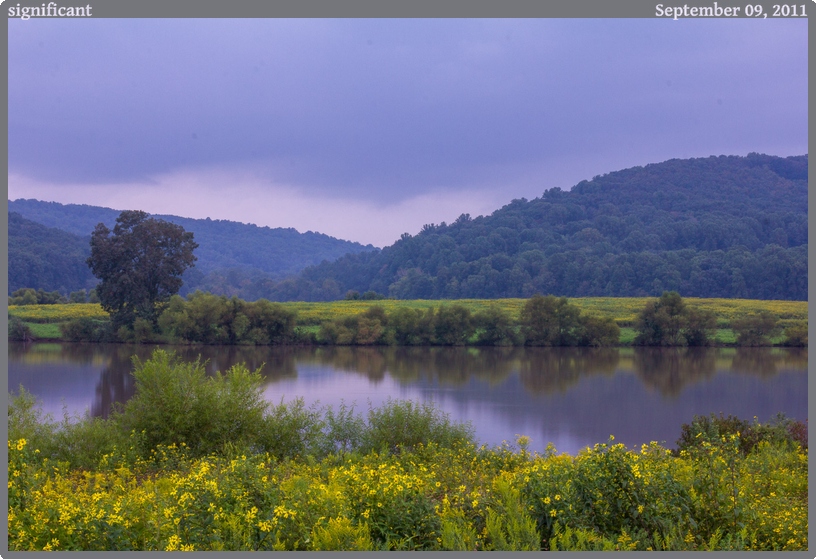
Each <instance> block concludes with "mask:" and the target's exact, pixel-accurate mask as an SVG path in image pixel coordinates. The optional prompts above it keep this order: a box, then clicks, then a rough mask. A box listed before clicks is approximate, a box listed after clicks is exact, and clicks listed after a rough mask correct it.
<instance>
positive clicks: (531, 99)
mask: <svg viewBox="0 0 816 559" xmlns="http://www.w3.org/2000/svg"><path fill="white" fill-rule="evenodd" d="M807 39H808V37H807V20H806V19H804V20H791V19H787V20H773V19H770V18H769V19H765V20H752V19H736V20H722V19H698V20H690V19H681V20H678V21H674V20H672V19H637V20H627V19H615V20H587V19H576V20H557V19H538V20H505V19H501V20H451V19H445V20H371V19H366V20H355V19H348V20H292V19H286V20H275V19H249V20H241V19H229V20H217V19H201V20H198V19H154V20H134V19H121V20H118V19H67V18H66V19H30V20H27V21H22V20H20V19H9V20H8V140H9V148H8V191H9V194H8V196H9V199H10V200H15V199H18V198H36V199H39V200H48V201H56V202H61V203H64V204H69V203H70V204H91V205H98V206H105V207H110V208H114V209H118V210H124V209H141V210H144V211H147V212H149V213H155V214H172V215H180V216H184V217H192V218H205V217H210V218H212V219H228V220H233V221H241V222H244V223H255V224H257V225H261V226H263V225H266V226H270V227H294V228H295V229H297V230H298V231H301V232H305V231H317V232H320V233H325V234H328V235H331V236H333V237H337V238H341V239H347V240H352V241H357V242H360V243H363V244H368V243H371V244H373V245H375V246H378V247H383V246H387V245H390V244H392V243H393V242H394V241H396V240H397V239H398V238H399V236H400V235H401V234H403V233H406V232H407V233H410V234H416V233H417V232H418V231H419V230H420V229H421V228H422V226H423V225H424V224H426V223H440V222H442V221H446V222H448V223H450V222H452V221H454V220H455V219H456V218H457V217H458V216H459V215H460V214H462V213H469V214H471V216H473V217H475V216H477V215H487V214H490V213H492V212H493V211H494V210H496V209H498V208H500V207H501V206H503V205H505V204H507V203H509V202H510V201H511V200H513V199H518V198H527V199H533V198H536V197H538V196H541V194H542V192H543V191H544V190H546V189H549V188H553V187H560V188H562V189H564V190H567V189H569V188H570V187H572V186H573V185H575V184H577V183H578V182H580V181H581V180H584V179H591V178H592V177H593V176H595V175H600V174H604V173H607V172H612V171H616V170H619V169H624V168H627V167H632V166H636V165H646V164H649V163H657V162H660V161H665V160H667V159H673V158H689V157H708V156H710V155H723V154H724V155H746V154H748V153H750V152H759V153H767V154H771V155H779V156H790V155H802V154H805V153H807V116H808V114H807V93H808V92H807V76H808V73H807Z"/></svg>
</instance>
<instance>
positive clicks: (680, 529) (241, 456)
mask: <svg viewBox="0 0 816 559" xmlns="http://www.w3.org/2000/svg"><path fill="white" fill-rule="evenodd" d="M134 365H135V370H134V376H135V378H136V385H137V392H136V396H135V397H134V399H132V400H131V401H130V402H129V403H128V404H127V405H126V406H125V408H124V409H123V410H122V411H121V413H120V414H118V415H114V416H113V417H112V418H110V419H107V420H101V419H90V418H75V419H74V420H72V421H61V422H54V421H53V420H52V419H51V418H49V417H42V415H41V413H40V412H39V408H38V407H37V406H36V402H35V401H34V400H33V398H31V397H30V396H29V395H27V394H25V393H22V394H20V395H18V396H16V397H14V398H12V399H11V405H10V409H9V439H8V451H9V505H8V507H9V516H8V525H9V540H8V543H9V549H12V550H51V549H53V550H57V549H59V550H181V549H185V550H355V549H383V550H385V549H388V550H440V549H447V550H476V549H484V550H538V549H544V550H571V549H597V550H650V549H651V550H661V549H667V550H714V549H716V550H805V549H807V548H808V543H807V529H808V528H807V527H808V520H807V494H808V485H807V477H808V476H807V470H808V462H807V460H808V450H807V425H806V423H801V422H791V421H789V420H785V419H784V418H778V419H777V420H776V421H774V422H771V423H769V424H760V423H758V422H756V421H755V422H754V423H753V424H749V423H748V422H746V421H740V420H737V419H736V418H732V417H730V416H729V417H728V418H723V417H722V416H721V417H719V418H717V417H714V416H713V415H712V417H711V418H705V417H696V418H694V421H692V422H691V425H684V426H682V429H678V434H679V435H680V439H678V449H677V450H675V451H671V450H669V449H666V448H663V447H661V446H659V445H657V444H656V443H651V444H649V445H643V446H642V447H641V448H639V449H627V448H625V447H624V446H623V445H620V444H615V443H614V440H613V439H610V441H608V442H607V443H601V444H596V445H595V446H594V447H593V448H587V449H586V450H584V451H582V452H580V453H579V454H577V455H575V456H569V455H564V454H558V453H557V451H556V449H554V448H552V447H548V448H547V449H546V450H545V451H544V452H543V453H540V454H539V453H531V452H529V451H528V450H527V445H528V442H529V441H528V440H527V439H526V437H524V436H517V438H516V441H515V444H513V445H507V444H505V445H502V446H498V447H493V448H487V447H484V446H478V443H477V442H476V441H475V440H474V439H473V434H472V429H471V428H470V427H469V425H467V424H464V425H463V424H457V423H454V422H451V421H450V419H449V418H448V416H447V415H446V414H444V413H442V412H440V411H439V410H438V409H436V408H435V407H434V406H433V405H432V404H427V403H426V404H414V403H412V402H410V401H407V402H406V401H389V402H387V403H386V404H385V405H383V406H382V407H380V408H370V409H369V410H368V413H367V414H360V413H355V410H354V409H353V408H348V407H345V406H341V407H340V408H339V409H331V408H322V409H316V408H308V409H307V408H305V407H304V405H303V402H302V400H299V401H294V402H290V403H288V404H284V403H281V404H280V405H277V406H275V405H270V404H268V403H266V402H265V400H264V399H263V393H262V389H261V385H260V378H259V374H258V372H257V371H256V372H254V373H253V372H251V371H248V370H247V369H246V368H245V367H243V366H240V365H239V366H235V367H233V368H232V369H231V370H230V371H229V372H227V373H226V374H225V375H224V376H220V375H219V376H217V377H207V376H206V374H205V372H204V368H203V366H202V365H201V364H200V363H198V364H196V363H193V364H189V363H182V362H180V361H179V360H177V359H175V358H174V356H173V355H172V354H168V353H167V352H163V351H161V350H157V351H156V352H154V354H153V357H152V358H151V359H150V360H148V361H146V362H144V363H140V362H138V361H135V362H134ZM158 404H161V405H158ZM225 412H227V413H225ZM235 413H238V414H239V415H240V421H237V422H236V421H234V418H235Z"/></svg>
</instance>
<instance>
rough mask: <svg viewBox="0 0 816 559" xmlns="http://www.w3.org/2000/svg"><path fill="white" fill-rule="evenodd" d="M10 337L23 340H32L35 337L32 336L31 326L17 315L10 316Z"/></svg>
mask: <svg viewBox="0 0 816 559" xmlns="http://www.w3.org/2000/svg"><path fill="white" fill-rule="evenodd" d="M8 339H9V340H16V341H22V342H27V341H30V340H32V339H33V338H32V337H31V328H30V327H29V325H28V324H26V323H25V322H23V321H22V320H20V319H19V318H17V317H16V316H9V319H8Z"/></svg>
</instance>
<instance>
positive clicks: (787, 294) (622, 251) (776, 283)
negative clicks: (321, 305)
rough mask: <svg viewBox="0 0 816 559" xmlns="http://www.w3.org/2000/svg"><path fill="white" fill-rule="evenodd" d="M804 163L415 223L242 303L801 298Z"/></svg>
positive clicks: (608, 188) (618, 184) (583, 187)
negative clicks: (377, 298) (370, 296)
mask: <svg viewBox="0 0 816 559" xmlns="http://www.w3.org/2000/svg"><path fill="white" fill-rule="evenodd" d="M807 169H808V158H807V155H803V156H796V157H787V158H780V157H774V156H768V155H760V154H749V155H748V156H747V157H738V156H719V157H709V158H700V159H687V160H679V159H673V160H670V161H666V162H663V163H657V164H652V165H647V166H645V167H634V168H631V169H625V170H622V171H617V172H613V173H609V174H606V175H603V176H596V177H594V178H593V179H592V180H589V181H582V182H580V183H579V184H577V185H576V186H575V187H574V188H572V190H570V191H563V190H561V189H559V188H553V189H549V190H546V191H545V192H544V194H543V195H542V196H541V197H540V198H536V199H534V200H530V201H528V200H525V199H520V200H513V201H512V202H511V203H510V204H508V205H506V206H504V207H503V208H501V209H499V210H497V211H495V212H494V213H493V214H492V215H489V216H480V217H477V218H475V219H473V218H471V217H470V216H469V215H466V214H465V215H461V216H460V217H459V218H458V219H457V220H456V221H455V222H454V223H451V224H445V223H441V224H438V225H435V224H428V225H425V226H424V227H423V228H422V230H421V231H420V232H419V233H418V234H417V235H413V236H412V235H409V234H407V233H406V234H404V235H403V236H402V238H401V239H400V240H398V241H397V242H396V243H394V244H393V245H392V246H390V247H386V248H384V249H383V250H382V251H380V252H363V253H359V254H354V255H346V256H344V257H342V258H340V259H338V260H337V261H335V262H323V263H322V264H320V265H317V266H313V267H310V268H307V269H306V270H304V272H303V273H302V274H301V275H300V276H299V277H297V278H289V279H286V280H284V281H282V282H278V283H275V282H271V281H268V280H260V281H256V282H254V283H253V284H252V285H251V286H248V287H247V288H246V289H245V290H244V293H243V295H245V296H249V297H251V298H259V297H265V298H268V299H270V300H277V301H289V300H305V301H320V300H332V299H338V298H341V297H343V296H344V295H345V294H346V293H347V292H348V291H349V290H354V291H358V292H361V293H362V292H365V291H376V292H378V293H381V294H385V295H388V296H390V297H395V298H400V299H443V298H444V299H456V298H505V297H529V296H531V295H532V294H534V293H550V294H554V295H558V296H567V297H586V296H610V297H632V296H640V297H642V296H659V295H660V294H661V293H662V292H663V291H667V290H671V291H677V292H679V293H681V294H682V295H683V296H687V297H724V298H749V299H786V300H807V285H808V276H807V233H808V224H807V208H808V201H807Z"/></svg>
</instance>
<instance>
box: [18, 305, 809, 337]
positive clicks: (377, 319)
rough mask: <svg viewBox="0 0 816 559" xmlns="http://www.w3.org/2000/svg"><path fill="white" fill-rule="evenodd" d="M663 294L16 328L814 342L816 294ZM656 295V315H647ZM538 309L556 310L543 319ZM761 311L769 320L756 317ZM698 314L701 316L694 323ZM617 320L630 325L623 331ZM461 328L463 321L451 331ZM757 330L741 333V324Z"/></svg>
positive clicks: (52, 319) (44, 316) (78, 311)
mask: <svg viewBox="0 0 816 559" xmlns="http://www.w3.org/2000/svg"><path fill="white" fill-rule="evenodd" d="M678 297H679V296H678ZM661 300H662V298H661V299H647V298H630V299H625V298H586V299H571V300H566V299H563V298H562V299H556V298H554V297H545V298H541V297H538V298H537V299H536V298H535V297H534V298H531V299H498V300H487V299H470V300H457V301H430V300H414V301H402V300H393V299H383V300H365V299H350V300H345V301H334V302H330V303H303V302H300V303H270V302H268V301H265V300H260V301H255V302H253V303H247V302H245V301H241V300H240V299H237V298H234V297H233V298H230V299H228V298H226V297H224V296H216V295H211V294H209V293H201V292H197V293H194V294H191V295H188V297H187V298H186V299H184V298H182V297H180V296H176V297H173V298H172V299H171V301H170V303H169V304H168V305H167V306H166V308H165V309H164V311H163V312H162V314H161V315H160V317H159V320H158V321H157V324H156V325H151V324H150V323H149V322H147V321H144V320H136V321H135V322H134V324H133V326H132V327H131V328H124V329H119V330H116V331H114V329H113V327H112V325H111V323H110V321H109V320H108V314H107V313H106V312H105V311H104V310H103V309H102V308H101V307H100V306H99V305H98V304H88V303H86V304H70V305H62V304H47V305H33V304H32V305H19V306H18V305H11V306H10V307H9V320H10V323H9V337H10V339H31V338H34V339H43V338H45V339H55V338H56V339H64V340H68V341H96V342H101V341H112V342H114V341H131V342H139V341H142V342H158V343H162V342H164V343H204V344H234V343H243V344H280V343H289V344H291V343H308V344H313V343H330V344H337V345H349V344H351V345H369V344H386V345H463V344H464V345H522V344H523V345H631V344H633V343H636V344H641V345H707V344H726V343H730V344H734V343H736V344H738V345H768V344H785V345H799V346H801V345H807V309H808V307H807V302H806V301H749V300H734V299H693V298H686V299H682V300H681V301H680V303H679V304H678V303H677V302H676V301H675V302H674V303H672V302H671V301H669V300H666V301H665V304H662V303H660V301H661ZM534 302H535V303H536V305H538V307H537V309H538V310H535V312H533V310H534V309H530V310H529V311H528V312H527V315H525V310H524V309H525V308H526V307H530V306H531V305H533V303H534ZM656 304H657V305H658V306H657V307H655V305H656ZM649 305H652V307H651V311H650V312H652V316H651V318H650V319H649V320H646V321H644V320H642V319H643V318H644V312H645V311H646V309H647V307H648V306H649ZM661 305H662V306H663V307H664V308H665V309H666V310H667V311H668V312H664V313H663V314H662V315H660V316H662V317H663V320H664V321H665V322H666V323H667V326H668V332H669V334H667V335H665V336H664V335H663V334H660V335H659V336H657V335H656V334H655V333H654V332H652V333H651V334H650V335H648V336H640V337H638V336H639V334H641V333H643V331H644V330H645V329H647V327H650V326H649V325H650V324H651V325H654V324H656V323H655V321H654V318H655V316H656V311H657V310H659V307H660V306H661ZM533 306H535V305H533ZM536 312H537V313H538V314H539V315H541V313H544V314H546V315H547V316H548V317H549V318H547V319H546V320H538V322H536V321H533V320H532V314H535V313H536ZM531 313H532V314H531ZM657 314H659V313H657ZM646 318H648V317H646ZM759 318H762V319H763V320H764V321H765V322H762V321H760V322H758V323H753V322H752V321H753V320H755V319H759ZM650 321H651V322H650ZM691 322H695V323H696V327H695V328H696V330H695V331H694V332H692V329H690V328H689V326H690V325H691ZM548 325H549V326H548ZM757 326H759V328H760V330H761V331H757ZM552 327H554V328H556V329H558V330H559V334H558V335H557V336H556V337H555V338H553V337H552V336H549V335H548V334H542V335H539V334H541V332H539V333H538V334H535V333H534V332H532V330H534V329H536V328H537V329H539V330H540V329H542V328H543V329H546V328H552ZM615 328H619V329H620V330H618V331H617V333H616V330H615ZM684 328H685V330H684ZM451 329H453V330H455V331H454V332H453V334H452V335H449V334H450V331H451ZM752 331H753V332H754V334H751V335H748V336H742V338H740V333H741V332H748V333H749V334H750V333H751V332H752ZM564 332H566V335H562V334H563V333H564Z"/></svg>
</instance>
